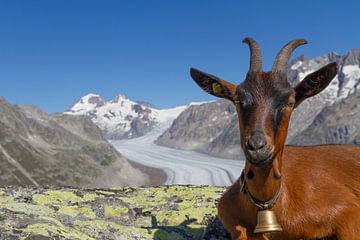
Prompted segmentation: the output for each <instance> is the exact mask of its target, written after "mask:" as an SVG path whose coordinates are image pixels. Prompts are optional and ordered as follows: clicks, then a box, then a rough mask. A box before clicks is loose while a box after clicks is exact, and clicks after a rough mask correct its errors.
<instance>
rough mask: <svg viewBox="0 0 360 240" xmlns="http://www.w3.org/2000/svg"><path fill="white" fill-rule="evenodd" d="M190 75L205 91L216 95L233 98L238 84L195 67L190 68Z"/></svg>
mask: <svg viewBox="0 0 360 240" xmlns="http://www.w3.org/2000/svg"><path fill="white" fill-rule="evenodd" d="M190 75H191V77H192V79H194V81H195V82H196V83H197V84H198V85H199V86H200V87H201V88H202V89H203V90H204V91H205V92H208V93H210V94H211V95H214V96H216V97H221V98H226V99H229V100H233V96H234V94H235V92H236V85H234V84H232V83H229V82H227V81H225V80H222V79H220V78H218V77H216V76H213V75H211V74H208V73H204V72H201V71H199V70H197V69H195V68H190Z"/></svg>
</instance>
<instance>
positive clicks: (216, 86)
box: [212, 83, 221, 94]
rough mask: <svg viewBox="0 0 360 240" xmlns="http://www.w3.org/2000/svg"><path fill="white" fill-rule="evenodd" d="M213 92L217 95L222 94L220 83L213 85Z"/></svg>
mask: <svg viewBox="0 0 360 240" xmlns="http://www.w3.org/2000/svg"><path fill="white" fill-rule="evenodd" d="M212 90H213V92H214V93H215V94H219V93H221V85H220V84H219V83H213V84H212Z"/></svg>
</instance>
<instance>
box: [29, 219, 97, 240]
mask: <svg viewBox="0 0 360 240" xmlns="http://www.w3.org/2000/svg"><path fill="white" fill-rule="evenodd" d="M24 233H28V234H38V235H41V236H44V237H53V238H54V239H73V240H95V239H94V238H91V237H89V236H88V235H86V234H84V233H83V232H80V231H78V230H76V229H73V228H70V227H64V226H56V225H51V224H44V223H37V224H32V225H29V226H28V227H27V228H26V229H24Z"/></svg>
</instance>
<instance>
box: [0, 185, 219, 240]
mask: <svg viewBox="0 0 360 240" xmlns="http://www.w3.org/2000/svg"><path fill="white" fill-rule="evenodd" d="M223 191H224V189H223V188H216V187H194V186H177V185H174V186H162V187H149V188H130V187H125V188H116V189H94V190H91V189H71V188H64V189H50V190H49V189H41V188H38V189H36V188H30V189H26V188H16V187H8V188H3V189H2V188H0V215H1V217H2V218H3V219H4V220H3V221H0V233H1V234H0V235H1V237H2V236H4V238H5V239H27V237H28V236H32V238H31V239H36V237H37V236H43V237H44V238H49V239H109V240H115V239H116V240H117V239H134V240H146V239H149V240H150V239H158V240H190V239H202V237H203V235H204V233H205V232H206V228H207V226H206V223H207V222H208V221H207V220H206V219H208V217H209V216H213V217H214V216H216V199H218V198H219V196H220V195H221V194H222V192H223ZM13 196H14V197H13ZM15 196H16V197H15Z"/></svg>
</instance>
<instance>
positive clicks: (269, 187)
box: [245, 154, 282, 201]
mask: <svg viewBox="0 0 360 240" xmlns="http://www.w3.org/2000/svg"><path fill="white" fill-rule="evenodd" d="M281 163H282V154H278V156H276V158H275V159H274V161H273V163H272V164H270V165H269V166H266V167H262V168H259V167H254V166H252V165H251V164H250V163H249V162H248V161H246V164H245V179H246V185H247V188H248V190H249V192H250V194H251V195H252V196H253V197H255V198H256V199H258V200H261V201H267V200H269V199H271V198H273V197H274V196H275V194H276V193H277V191H279V189H280V186H281V178H280V177H279V176H276V168H278V170H279V171H280V172H281V165H282V164H281ZM276 164H277V166H276Z"/></svg>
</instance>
